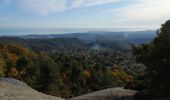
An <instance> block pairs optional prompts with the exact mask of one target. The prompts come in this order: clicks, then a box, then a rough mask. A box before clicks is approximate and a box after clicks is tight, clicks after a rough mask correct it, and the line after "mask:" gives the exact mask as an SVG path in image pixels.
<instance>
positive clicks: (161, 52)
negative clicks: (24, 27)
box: [0, 21, 170, 100]
mask: <svg viewBox="0 0 170 100" xmlns="http://www.w3.org/2000/svg"><path fill="white" fill-rule="evenodd" d="M169 29H170V21H167V22H166V23H165V24H163V25H162V27H161V28H160V30H158V31H157V36H156V37H155V38H154V39H153V40H152V41H151V42H150V43H147V44H142V45H140V46H139V45H134V47H133V51H131V49H128V50H122V49H121V50H117V48H116V49H115V48H104V49H99V50H98V49H96V48H98V46H95V47H94V48H93V49H91V48H89V47H91V45H92V46H93V45H94V44H96V43H98V44H103V43H105V42H103V41H102V42H101V41H97V42H96V41H91V42H90V43H88V44H86V43H85V45H84V41H81V42H80V40H79V39H76V38H67V39H68V40H66V38H65V39H64V40H63V38H61V39H58V38H57V39H56V38H55V39H47V40H48V41H46V40H44V39H33V38H31V40H32V42H28V40H29V41H30V39H26V40H25V39H20V38H16V37H15V38H13V37H12V38H11V37H7V38H4V37H1V38H2V39H1V43H0V76H2V77H12V78H15V79H19V80H22V81H24V82H26V83H27V84H28V85H30V86H31V87H32V88H34V89H36V90H38V91H40V92H43V93H46V94H50V95H54V96H60V97H64V98H70V97H75V96H79V95H82V94H85V93H89V92H93V91H97V90H102V89H105V88H111V87H125V88H130V89H135V90H139V91H140V92H139V93H137V94H136V98H138V99H137V100H152V99H153V100H157V99H158V100H159V98H161V99H163V100H168V98H169V96H170V91H169V90H170V87H169V84H170V81H169V78H168V77H169V74H170V73H169V66H170V65H169V61H170V58H169V57H170V54H169V51H170V48H169V47H170V30H169ZM7 39H9V40H7ZM13 41H14V42H15V43H12V42H13ZM54 41H55V42H54ZM63 41H64V42H63ZM78 41H79V42H78ZM35 43H37V44H41V45H36V44H35ZM49 43H50V44H53V43H55V44H53V45H56V47H55V48H56V49H55V48H54V47H53V45H52V46H50V47H48V46H49ZM63 43H64V44H63ZM107 43H108V42H107ZM107 43H105V44H107ZM111 43H113V42H110V44H109V45H108V44H107V45H106V46H105V47H109V46H111ZM105 44H103V45H105ZM35 45H36V46H35ZM43 45H45V46H47V47H44V46H43ZM57 45H58V46H59V47H60V49H58V48H59V47H57ZM38 46H40V47H38ZM88 46H89V47H88ZM114 46H115V45H114ZM42 47H43V48H47V50H46V49H44V50H39V49H41V48H42ZM70 47H71V48H70ZM111 47H112V46H111ZM51 48H53V49H51ZM73 48H74V49H73Z"/></svg>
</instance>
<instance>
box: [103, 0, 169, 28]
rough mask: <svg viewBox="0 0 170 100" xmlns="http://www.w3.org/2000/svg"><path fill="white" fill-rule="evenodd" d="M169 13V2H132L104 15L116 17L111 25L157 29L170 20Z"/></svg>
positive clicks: (146, 0) (144, 0) (147, 0)
mask: <svg viewBox="0 0 170 100" xmlns="http://www.w3.org/2000/svg"><path fill="white" fill-rule="evenodd" d="M169 11H170V0H134V1H133V2H132V4H130V5H128V6H126V7H122V8H117V9H112V10H107V11H104V14H112V15H113V17H116V20H115V21H114V22H113V24H119V25H124V24H128V25H129V26H128V27H136V26H139V27H140V26H142V27H147V26H149V27H159V26H160V24H161V23H162V22H164V21H165V20H167V19H169V18H170V13H169ZM155 25H157V26H155Z"/></svg>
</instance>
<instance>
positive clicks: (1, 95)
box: [0, 78, 64, 100]
mask: <svg viewBox="0 0 170 100" xmlns="http://www.w3.org/2000/svg"><path fill="white" fill-rule="evenodd" d="M0 100H64V99H62V98H58V97H54V96H49V95H46V94H43V93H40V92H37V91H35V90H33V89H32V88H30V87H29V86H28V85H27V84H25V83H23V82H21V81H18V80H15V79H12V78H0Z"/></svg>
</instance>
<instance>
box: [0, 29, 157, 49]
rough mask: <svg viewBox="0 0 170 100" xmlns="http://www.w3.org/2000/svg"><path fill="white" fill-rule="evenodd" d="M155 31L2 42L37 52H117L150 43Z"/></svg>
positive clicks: (19, 38) (0, 39)
mask: <svg viewBox="0 0 170 100" xmlns="http://www.w3.org/2000/svg"><path fill="white" fill-rule="evenodd" d="M155 35H156V34H155V31H137V32H87V33H73V34H51V35H25V36H24V35H23V36H16V37H9V36H6V37H0V42H14V43H20V44H23V45H25V46H26V47H28V48H30V49H32V50H35V51H56V50H78V49H95V50H103V49H104V50H106V49H110V50H117V51H127V50H130V49H131V45H132V44H135V45H138V44H142V43H148V42H150V41H151V40H152V39H153V38H154V37H155Z"/></svg>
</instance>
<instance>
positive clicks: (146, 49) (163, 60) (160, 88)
mask: <svg viewBox="0 0 170 100" xmlns="http://www.w3.org/2000/svg"><path fill="white" fill-rule="evenodd" d="M133 50H134V54H135V55H136V58H137V61H138V62H141V63H143V64H144V65H145V66H146V67H147V72H148V76H149V82H150V86H149V88H150V89H149V90H151V92H153V94H154V95H156V96H163V97H168V96H170V79H169V76H170V20H168V21H167V22H166V23H165V24H163V25H162V27H161V28H160V30H158V31H157V37H156V38H155V39H154V40H153V41H152V42H151V43H149V44H143V45H142V46H140V47H134V49H133Z"/></svg>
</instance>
